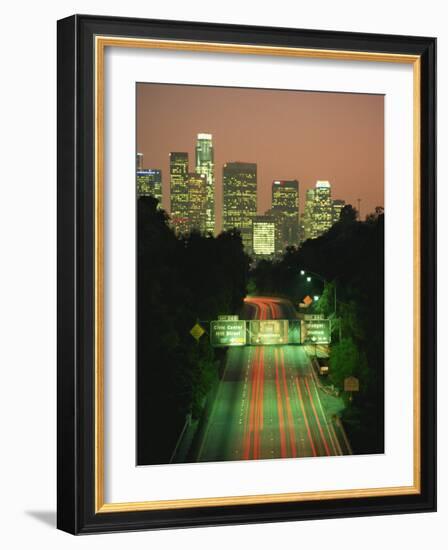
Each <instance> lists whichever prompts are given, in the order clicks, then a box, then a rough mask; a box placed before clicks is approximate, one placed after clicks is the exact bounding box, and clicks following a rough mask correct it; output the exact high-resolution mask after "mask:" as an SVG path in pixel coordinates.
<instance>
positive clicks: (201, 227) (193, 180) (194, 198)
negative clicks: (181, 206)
mask: <svg viewBox="0 0 448 550" xmlns="http://www.w3.org/2000/svg"><path fill="white" fill-rule="evenodd" d="M187 186H188V222H187V225H188V229H189V230H190V231H192V230H196V231H199V232H200V233H205V232H206V231H207V215H206V204H207V178H206V176H205V175H204V174H196V173H193V174H188V178H187Z"/></svg>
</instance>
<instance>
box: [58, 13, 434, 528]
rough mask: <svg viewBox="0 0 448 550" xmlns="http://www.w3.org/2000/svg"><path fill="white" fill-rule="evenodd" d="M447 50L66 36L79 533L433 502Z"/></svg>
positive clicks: (70, 472) (356, 42) (199, 28)
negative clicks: (439, 115) (440, 133)
mask: <svg viewBox="0 0 448 550" xmlns="http://www.w3.org/2000/svg"><path fill="white" fill-rule="evenodd" d="M435 53H436V41H435V39H434V38H423V37H408V36H385V35H367V34H356V33H343V32H333V31H317V30H297V29H283V28H282V29H279V28H264V27H247V26H234V25H219V24H209V23H190V22H179V21H158V20H157V21H156V20H139V19H126V18H112V17H97V16H88V15H75V16H72V17H69V18H67V19H63V20H61V21H59V22H58V285H59V286H58V527H59V528H60V529H63V530H65V531H68V532H70V533H74V534H81V533H95V532H107V531H125V530H136V529H154V528H165V527H185V526H201V525H223V524H233V523H249V522H267V521H286V520H299V519H315V518H332V517H349V516H362V515H374V514H392V513H405V512H423V511H433V510H435V507H436V504H435V502H436V489H435V486H436V480H435V476H436V467H435V460H436V453H435V433H436V431H435V420H436V419H435V409H436V405H435V396H436V393H435V382H436V377H435V354H436V345H435V334H436V331H435V292H436V288H435V262H436V258H435V224H436V220H435V73H436V69H435Z"/></svg>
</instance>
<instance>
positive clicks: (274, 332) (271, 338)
mask: <svg viewBox="0 0 448 550" xmlns="http://www.w3.org/2000/svg"><path fill="white" fill-rule="evenodd" d="M249 338H250V343H251V344H254V345H273V344H287V343H288V321H287V320H283V319H281V320H278V319H269V320H265V321H249Z"/></svg>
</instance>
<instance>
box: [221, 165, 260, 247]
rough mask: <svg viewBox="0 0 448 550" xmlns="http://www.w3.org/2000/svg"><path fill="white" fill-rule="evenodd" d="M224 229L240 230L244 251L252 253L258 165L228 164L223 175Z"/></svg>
mask: <svg viewBox="0 0 448 550" xmlns="http://www.w3.org/2000/svg"><path fill="white" fill-rule="evenodd" d="M222 192H223V197H222V227H223V229H224V230H229V229H238V230H239V231H240V233H241V237H242V240H243V245H244V249H245V251H246V252H247V253H248V254H251V253H252V219H253V218H254V217H255V216H256V215H257V165H256V164H254V163H250V162H228V163H227V164H224V167H223V173H222Z"/></svg>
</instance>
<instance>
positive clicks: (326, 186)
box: [304, 180, 334, 240]
mask: <svg viewBox="0 0 448 550" xmlns="http://www.w3.org/2000/svg"><path fill="white" fill-rule="evenodd" d="M333 223H334V217H333V201H332V200H331V185H330V182H328V181H321V180H318V181H317V182H316V186H315V188H314V189H308V191H307V192H306V203H305V236H304V240H307V239H316V238H317V237H319V236H320V235H322V234H323V233H325V232H326V231H328V230H329V229H330V227H331V226H332V225H333Z"/></svg>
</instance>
